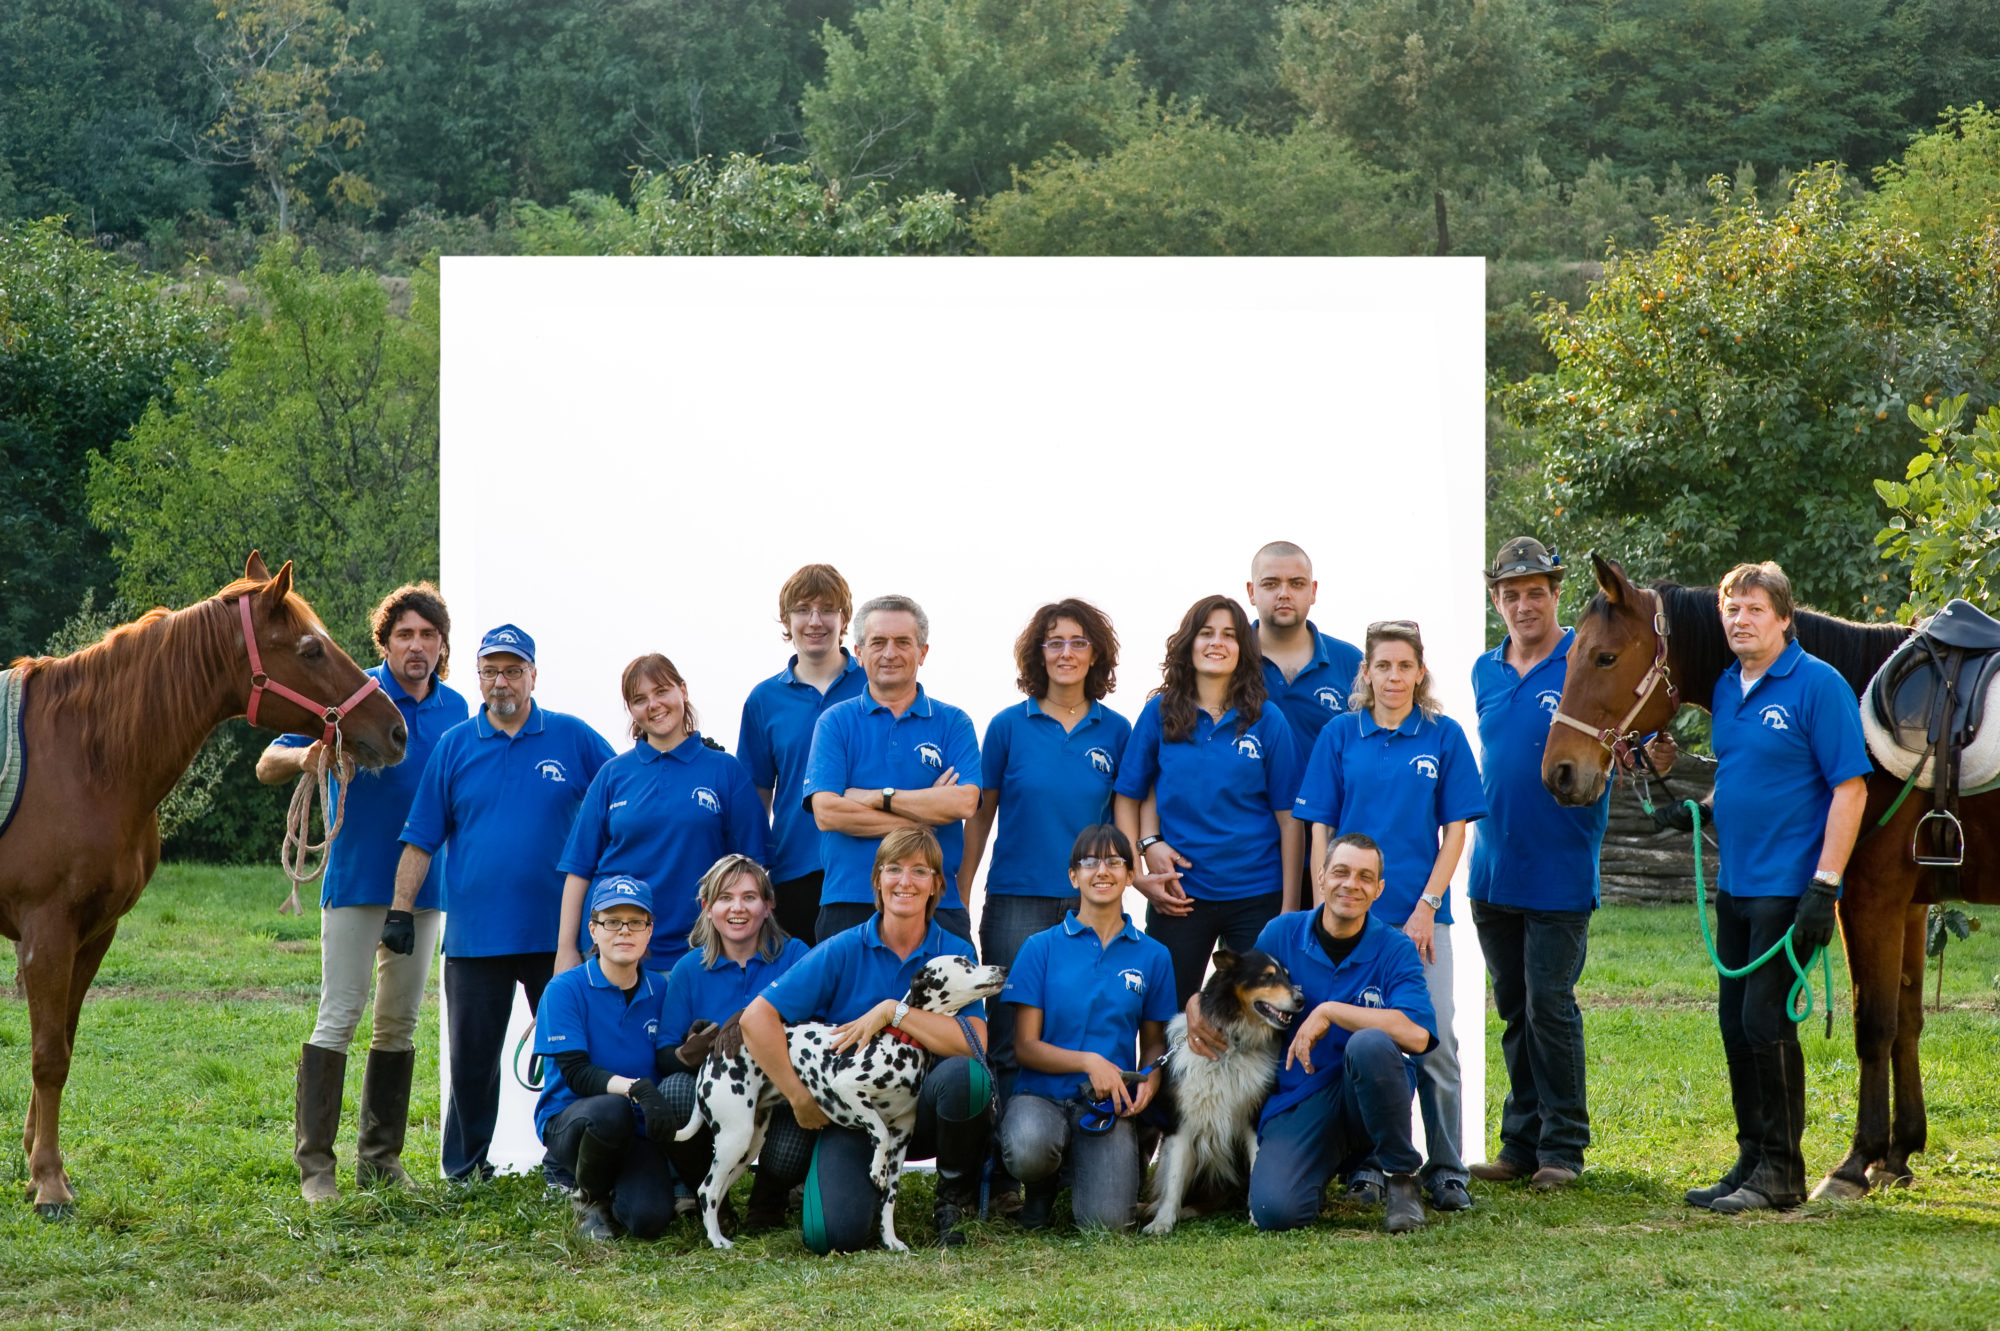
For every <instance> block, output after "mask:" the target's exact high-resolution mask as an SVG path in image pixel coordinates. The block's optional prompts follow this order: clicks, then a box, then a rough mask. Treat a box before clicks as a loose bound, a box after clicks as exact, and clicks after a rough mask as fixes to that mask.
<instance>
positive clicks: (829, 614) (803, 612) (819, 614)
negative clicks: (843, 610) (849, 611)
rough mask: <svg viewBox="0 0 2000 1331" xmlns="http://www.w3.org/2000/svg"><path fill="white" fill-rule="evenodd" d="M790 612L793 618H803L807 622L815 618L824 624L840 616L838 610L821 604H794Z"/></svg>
mask: <svg viewBox="0 0 2000 1331" xmlns="http://www.w3.org/2000/svg"><path fill="white" fill-rule="evenodd" d="M790 614H791V616H792V618H793V619H803V620H804V621H806V623H808V624H810V623H812V621H814V620H815V619H817V620H819V621H820V622H821V623H823V624H824V623H829V622H831V621H833V620H836V619H839V618H840V611H838V610H835V609H831V608H829V607H827V606H823V605H795V606H793V607H792V608H791V611H790Z"/></svg>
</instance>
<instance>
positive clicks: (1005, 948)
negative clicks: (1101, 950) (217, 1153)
mask: <svg viewBox="0 0 2000 1331" xmlns="http://www.w3.org/2000/svg"><path fill="white" fill-rule="evenodd" d="M1074 909H1076V894H1075V893H1073V892H1072V893H1071V894H1070V895H1069V896H1066V897H1022V896H1006V895H1003V896H997V897H996V896H989V897H987V898H986V909H985V910H984V911H982V912H981V913H980V916H979V959H980V960H981V961H983V962H985V963H986V964H987V965H989V966H1012V965H1013V964H1014V958H1015V957H1017V956H1019V955H1020V952H1021V944H1023V943H1025V942H1027V941H1028V940H1029V939H1030V938H1033V937H1034V936H1035V935H1036V934H1038V933H1041V932H1042V931H1043V930H1044V929H1049V928H1053V927H1054V926H1055V925H1058V924H1061V923H1062V921H1063V916H1064V915H1065V914H1066V913H1068V912H1069V911H1072V910H1074ZM1017 1010H1018V1008H1017V1005H1016V1004H1013V1003H999V1002H995V1003H988V1004H987V1005H986V1046H987V1048H986V1058H987V1061H988V1062H990V1063H991V1064H992V1065H993V1075H994V1077H995V1078H996V1079H997V1080H998V1081H999V1083H1000V1087H999V1093H1000V1097H1001V1099H1002V1100H1003V1101H1004V1100H1005V1099H1006V1097H1008V1096H1010V1095H1012V1094H1013V1093H1014V1074H1015V1072H1016V1071H1018V1070H1019V1068H1020V1064H1018V1063H1016V1062H1015V1061H1014V1017H1015V1014H1016V1012H1017Z"/></svg>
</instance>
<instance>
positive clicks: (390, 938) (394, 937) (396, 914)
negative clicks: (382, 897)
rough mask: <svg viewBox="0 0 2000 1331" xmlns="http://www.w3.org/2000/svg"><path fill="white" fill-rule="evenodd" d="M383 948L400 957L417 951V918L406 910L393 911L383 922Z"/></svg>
mask: <svg viewBox="0 0 2000 1331" xmlns="http://www.w3.org/2000/svg"><path fill="white" fill-rule="evenodd" d="M382 946H383V947H386V948H388V949H389V950H390V951H391V952H394V953H395V954H396V955H398V956H403V957H407V956H409V955H410V954H411V953H412V952H415V951H416V950H417V917H416V916H414V915H412V914H410V912H408V911H406V910H392V911H390V912H389V917H388V918H387V919H386V920H384V921H383V922H382Z"/></svg>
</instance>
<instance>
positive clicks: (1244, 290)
mask: <svg viewBox="0 0 2000 1331" xmlns="http://www.w3.org/2000/svg"><path fill="white" fill-rule="evenodd" d="M443 270H444V281H443V292H444V299H443V332H444V343H443V358H444V399H443V512H442V525H443V577H444V590H445V592H446V595H447V596H448V597H449V599H450V602H451V606H452V616H453V620H454V623H455V628H456V637H457V640H458V648H459V652H460V672H461V674H460V678H459V680H458V683H459V686H460V687H461V688H462V689H464V690H465V691H466V692H467V693H468V696H470V697H473V700H474V705H475V706H476V705H477V699H476V691H475V688H474V681H472V679H471V649H472V647H473V645H474V643H475V642H476V641H477V638H478V635H479V634H480V633H481V632H483V631H484V630H485V629H487V628H490V627H492V626H493V625H495V624H498V623H500V622H502V621H512V622H514V623H516V624H519V625H520V626H521V627H522V628H524V629H526V630H527V631H528V632H529V633H530V634H532V635H533V636H534V637H535V639H536V642H537V644H538V656H539V664H540V684H539V686H538V689H537V698H538V700H539V701H540V702H541V703H542V704H543V705H545V706H548V707H551V708H554V709H557V710H560V711H567V712H573V713H576V714H578V715H581V716H582V717H584V718H585V719H587V720H588V721H590V722H591V724H593V725H594V726H596V727H597V728H598V729H599V730H600V731H601V732H603V733H604V735H605V736H606V737H607V738H609V739H611V740H612V741H613V742H614V744H616V745H617V746H618V747H619V748H621V749H622V748H624V747H625V745H626V744H627V743H628V742H629V741H628V740H627V739H626V738H625V735H626V730H625V715H624V709H623V707H622V705H621V703H620V701H619V698H618V673H619V671H620V669H621V668H622V667H623V665H624V663H625V662H626V661H628V660H630V659H631V658H632V657H634V656H637V655H639V654H640V653H642V652H647V651H663V652H665V653H666V654H667V655H668V656H670V657H672V658H673V660H674V662H675V664H676V665H678V666H679V667H680V668H681V670H682V671H683V673H684V674H686V676H687V678H688V681H689V686H690V694H691V697H692V699H693V701H694V703H695V706H696V708H697V709H698V710H699V711H700V713H701V716H702V729H703V730H704V731H706V732H707V733H708V734H711V735H713V736H714V737H716V738H717V739H718V740H720V741H721V742H722V743H723V744H725V745H727V746H728V747H729V748H730V749H731V750H732V751H733V750H734V749H735V747H736V729H737V720H738V713H739V710H740V708H741V706H742V702H743V698H744V697H745V695H746V694H748V692H749V691H750V689H751V687H752V686H754V685H755V684H756V683H757V681H759V680H761V679H763V678H765V677H766V676H768V675H770V674H771V673H773V672H774V671H775V670H777V669H778V668H779V667H780V666H782V665H783V664H784V661H785V659H786V657H787V655H789V648H788V647H787V646H786V645H785V644H784V643H783V642H782V641H781V640H780V638H779V632H778V626H777V622H776V614H777V590H778V587H779V586H780V584H781V583H782V582H783V581H784V579H785V578H786V577H787V576H788V575H789V574H790V573H791V572H792V571H793V570H794V569H796V568H797V567H798V566H799V565H801V564H805V563H810V562H815V561H825V562H829V563H832V564H834V565H836V566H838V567H839V568H840V570H841V571H842V572H843V573H844V574H845V575H846V577H847V578H848V581H849V582H850V583H851V584H852V586H853V587H854V591H855V596H856V599H857V601H859V600H863V599H866V598H867V597H869V596H872V595H877V594H880V593H883V592H891V591H894V592H901V593H904V594H906V595H910V596H914V597H916V598H917V600H918V601H920V602H921V603H922V604H923V605H924V607H925V608H926V610H927V611H928V612H929V615H930V619H931V643H932V647H931V654H930V658H929V661H928V663H927V664H926V665H925V667H924V671H923V682H924V684H925V687H926V689H927V690H928V691H929V692H930V693H931V694H932V695H933V696H935V697H937V698H939V699H942V700H943V701H946V702H950V703H954V704H956V705H958V706H960V707H962V708H964V709H965V710H966V711H967V712H969V713H970V714H971V716H972V718H973V722H974V725H975V726H976V727H977V728H978V729H979V731H980V732H981V734H982V735H983V734H984V730H985V726H986V722H987V720H988V719H989V718H990V717H991V716H992V715H993V713H994V712H996V711H997V710H999V709H1000V708H1001V707H1003V706H1005V705H1006V704H1007V703H1009V702H1010V701H1013V700H1017V699H1018V698H1019V694H1018V693H1017V692H1016V690H1015V688H1014V682H1013V681H1014V668H1013V662H1012V650H1011V648H1012V642H1013V639H1014V636H1015V635H1016V634H1017V633H1018V632H1019V631H1020V628H1021V626H1022V624H1023V623H1024V622H1025V620H1026V618H1027V616H1028V615H1029V614H1030V613H1031V612H1032V611H1033V610H1034V608H1035V607H1036V606H1037V605H1039V604H1041V603H1042V602H1044V601H1046V600H1051V599H1055V598H1058V597H1061V596H1065V595H1079V596H1083V597H1086V598H1088V599H1090V600H1092V601H1094V602H1096V603H1097V604H1098V605H1099V606H1101V607H1103V608H1104V609H1105V610H1106V611H1107V612H1108V613H1109V614H1110V615H1111V616H1112V618H1113V620H1114V622H1115V624H1116V626H1117V628H1118V631H1119V635H1120V638H1121V640H1122V643H1123V648H1122V652H1121V657H1122V664H1121V668H1120V670H1119V687H1118V689H1117V691H1116V692H1115V693H1114V694H1113V695H1112V697H1111V698H1110V699H1109V701H1110V703H1111V704H1112V705H1113V706H1115V707H1117V708H1118V709H1119V710H1120V711H1122V712H1123V713H1125V715H1126V716H1128V717H1134V716H1136V715H1137V714H1138V711H1139V709H1140V707H1141V706H1142V704H1143V703H1144V701H1145V697H1146V694H1147V692H1148V691H1149V690H1150V689H1152V688H1153V687H1154V685H1156V684H1157V683H1158V681H1159V660H1160V656H1161V648H1162V645H1163V644H1164V642H1165V639H1166V636H1167V635H1168V634H1169V633H1170V632H1171V631H1172V630H1173V629H1174V627H1175V626H1176V625H1177V624H1178V623H1179V620H1180V616H1181V614H1182V613H1183V612H1184V611H1185V610H1186V608H1187V606H1188V605H1189V604H1190V603H1191V602H1193V601H1194V600H1195V599H1196V598H1198V597H1200V596H1202V595H1205V594H1207V593H1209V592H1214V591H1222V592H1227V593H1229V594H1231V595H1234V596H1236V597H1238V598H1239V599H1243V596H1244V591H1243V584H1244V582H1245V580H1246V578H1247V576H1248V565H1249V559H1250V555H1251V553H1252V552H1253V551H1254V550H1255V549H1256V548H1257V547H1258V546H1260V545H1262V544H1263V543H1264V542H1266V541H1269V540H1273V539H1283V540H1290V541H1295V542H1297V543H1298V544H1300V545H1302V546H1304V547H1305V549H1306V550H1307V551H1308V552H1309V553H1310V554H1311V555H1312V556H1313V559H1314V562H1315V565H1316V570H1317V573H1318V576H1319V579H1320V592H1319V605H1318V607H1317V609H1316V610H1315V611H1314V614H1313V618H1314V620H1315V622H1316V623H1318V625H1319V626H1320V627H1321V628H1322V629H1324V630H1326V631H1327V632H1330V633H1333V634H1335V635H1336V636H1339V637H1343V638H1347V639H1349V640H1351V641H1355V642H1358V641H1359V640H1360V637H1361V632H1362V628H1363V626H1364V625H1365V624H1366V623H1367V622H1368V621H1370V620H1374V619H1384V618H1414V619H1416V620H1417V621H1419V622H1420V623H1421V624H1422V625H1423V628H1424V637H1425V643H1426V648H1427V653H1428V655H1429V659H1430V664H1431V667H1432V670H1433V673H1434V675H1435V676H1436V682H1437V685H1438V689H1439V696H1440V698H1441V699H1442V701H1443V703H1444V706H1445V708H1446V710H1447V711H1448V712H1449V713H1451V714H1452V715H1454V716H1456V717H1458V718H1459V719H1460V720H1461V722H1462V723H1464V724H1465V726H1466V729H1467V731H1468V733H1470V732H1472V731H1473V729H1474V727H1473V726H1472V724H1471V719H1472V707H1471V693H1470V689H1469V686H1468V684H1467V673H1468V671H1469V669H1470V667H1471V662H1472V659H1473V657H1474V656H1475V655H1476V654H1477V653H1478V651H1479V650H1480V649H1481V645H1482V641H1483V589H1482V586H1481V583H1480V580H1479V577H1478V573H1477V570H1478V569H1479V567H1480V566H1481V565H1482V564H1483V563H1484V562H1485V558H1486V551H1485V545H1486V537H1485V525H1484V501H1483V496H1484V470H1485V448H1484V420H1483V414H1482V410H1483V409H1482V381H1483V369H1484V273H1483V267H1482V265H1481V262H1480V261H1479V260H1476V259H1473V260H1452V259H1424V260H1414V259H1402V260H1398V259H1244V260H1198V259H1185V260H1183V259H1152V260H1140V259H1122V260H1091V261H1085V260H994V259H986V260H968V261H961V262H936V261H921V260H864V259H852V260H817V261H807V260H798V259H740V258H730V259H484V258H447V259H446V260H444V263H443ZM1475 739H1476V736H1475ZM1461 867H1462V866H1461ZM1462 876H1463V875H1462V873H1461V879H1462ZM1459 900H1460V901H1461V902H1462V901H1463V896H1462V894H1461V896H1460V898H1459ZM1465 913H1466V912H1465V911H1464V910H1463V908H1462V907H1461V909H1460V911H1459V914H1460V915H1461V916H1463V915H1464V914H1465ZM1454 942H1455V943H1456V944H1457V948H1458V965H1457V976H1456V979H1457V991H1458V999H1459V1003H1458V1006H1459V1013H1460V1018H1459V1026H1460V1028H1461V1034H1460V1056H1461V1059H1462V1060H1463V1063H1464V1070H1465V1105H1466V1117H1467V1124H1466V1133H1465V1141H1466V1147H1467V1151H1468V1156H1467V1158H1468V1159H1469V1160H1477V1159H1480V1158H1482V1155H1483V1152H1482V1149H1481V1143H1482V1142H1483V1129H1482V1125H1481V1114H1482V1109H1483V1105H1484V1094H1483V1087H1484V1056H1483V1055H1484V1037H1483V1034H1482V1031H1483V1014H1484V1001H1483V967H1482V965H1481V962H1480V959H1479V953H1478V950H1477V945H1476V943H1475V941H1474V939H1473V937H1472V929H1471V927H1470V924H1469V923H1461V924H1460V926H1459V927H1458V928H1457V929H1455V931H1454ZM518 1015H519V1017H520V1021H519V1023H517V1024H525V1022H526V1013H525V1009H523V1011H522V1012H521V1013H520V1014H518ZM527 1105H528V1097H527V1096H526V1094H525V1093H524V1092H521V1091H520V1090H519V1088H518V1087H515V1086H513V1085H512V1079H511V1078H509V1079H508V1086H507V1101H506V1103H504V1104H503V1107H502V1138H501V1140H500V1141H499V1142H496V1151H495V1155H494V1159H495V1161H496V1162H497V1163H500V1164H502V1165H503V1167H505V1166H509V1165H511V1166H515V1167H521V1168H525V1167H527V1166H529V1165H531V1164H532V1163H534V1162H535V1161H536V1160H538V1159H539V1158H540V1148H539V1146H538V1145H537V1144H536V1143H535V1142H534V1141H533V1137H532V1129H531V1125H530V1124H529V1123H528V1112H527Z"/></svg>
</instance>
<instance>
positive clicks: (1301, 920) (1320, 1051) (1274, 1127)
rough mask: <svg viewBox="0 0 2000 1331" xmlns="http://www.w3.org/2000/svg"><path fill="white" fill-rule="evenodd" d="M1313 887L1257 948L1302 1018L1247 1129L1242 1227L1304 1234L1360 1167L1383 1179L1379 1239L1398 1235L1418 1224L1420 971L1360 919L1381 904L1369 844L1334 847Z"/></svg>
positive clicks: (1428, 1019) (1346, 842)
mask: <svg viewBox="0 0 2000 1331" xmlns="http://www.w3.org/2000/svg"><path fill="white" fill-rule="evenodd" d="M1316 881H1317V884H1318V887H1319V893H1320V899H1321V904H1320V906H1319V908H1318V909H1316V910H1305V911H1299V912H1297V913H1295V914H1291V915H1280V916H1279V917H1278V918H1277V919H1275V920H1273V921H1271V923H1270V924H1268V925H1266V926H1265V927H1264V932H1263V933H1262V934H1260V935H1259V936H1258V938H1257V946H1258V948H1259V949H1261V950H1262V951H1265V952H1268V953H1270V954H1271V955H1272V956H1273V957H1276V958H1277V959H1278V960H1279V961H1282V962H1283V963H1284V964H1285V965H1286V967H1287V968H1289V969H1290V971H1291V973H1292V981H1293V983H1295V984H1297V985H1298V986H1299V988H1300V989H1301V990H1302V991H1303V992H1304V995H1305V1000H1306V1004H1307V1010H1306V1015H1305V1016H1304V1017H1303V1018H1302V1019H1301V1020H1300V1022H1299V1025H1298V1029H1297V1030H1296V1031H1295V1032H1293V1036H1292V1044H1291V1047H1290V1048H1289V1049H1287V1050H1286V1051H1285V1061H1284V1065H1283V1067H1281V1068H1280V1069H1279V1072H1278V1084H1277V1087H1276V1089H1275V1090H1273V1091H1272V1093H1271V1098H1270V1099H1269V1100H1268V1101H1266V1102H1265V1104H1264V1112H1263V1116H1262V1117H1261V1119H1260V1120H1259V1122H1258V1147H1259V1149H1258V1152H1257V1161H1256V1164H1255V1165H1253V1166H1252V1167H1251V1170H1250V1219H1251V1221H1252V1222H1253V1223H1255V1224H1256V1226H1257V1228H1259V1229H1264V1230H1279V1229H1296V1228H1298V1227H1299V1226H1301V1225H1305V1224H1310V1223H1311V1222H1312V1220H1313V1218H1314V1217H1316V1216H1317V1215H1318V1214H1319V1206H1320V1194H1321V1193H1322V1192H1324V1191H1325V1188H1326V1183H1327V1180H1328V1179H1330V1178H1332V1177H1333V1176H1334V1175H1335V1173H1337V1172H1338V1171H1340V1170H1342V1169H1352V1168H1356V1167H1360V1166H1364V1165H1365V1166H1367V1167H1370V1168H1374V1169H1377V1170H1380V1171H1381V1172H1382V1173H1383V1174H1385V1175H1387V1178H1388V1189H1387V1192H1388V1197H1387V1201H1388V1210H1387V1214H1386V1216H1385V1217H1384V1221H1383V1227H1384V1228H1385V1229H1387V1230H1388V1231H1389V1232H1390V1233H1392V1234H1401V1233H1406V1232H1408V1231H1409V1230H1413V1229H1417V1228H1420V1227H1421V1226H1422V1225H1423V1223H1424V1209H1423V1193H1422V1189H1421V1187H1420V1186H1419V1184H1418V1182H1417V1170H1418V1168H1419V1167H1420V1166H1421V1165H1422V1164H1423V1157H1422V1156H1421V1155H1419V1154H1418V1153H1417V1149H1416V1146H1415V1144H1414V1143H1413V1142H1412V1141H1411V1139H1410V1100H1411V1096H1412V1094H1413V1093H1414V1092H1415V1090H1416V1084H1417V1082H1416V1075H1417V1074H1416V1068H1415V1066H1414V1065H1413V1064H1412V1062H1411V1059H1412V1058H1413V1057H1416V1056H1419V1055H1422V1054H1423V1053H1424V1052H1425V1051H1426V1050H1428V1049H1430V1048H1432V1047H1433V1046H1434V1045H1436V1044H1437V1018H1436V1017H1435V1016H1434V1015H1433V1014H1432V1011H1431V1002H1430V992H1429V990H1428V988H1427V987H1426V986H1425V983H1424V967H1423V963H1422V962H1421V961H1420V960H1419V959H1418V957H1417V949H1416V945H1415V944H1413V943H1412V942H1410V940H1409V938H1408V937H1407V936H1405V935H1404V933H1403V932H1402V930H1400V929H1397V928H1395V927H1393V926H1391V925H1388V924H1384V923H1383V922H1382V921H1380V920H1378V919H1376V918H1374V917H1372V916H1371V915H1370V914H1369V913H1368V908H1369V907H1370V906H1372V905H1373V904H1374V902H1375V899H1376V898H1377V897H1378V896H1380V895H1381V894H1382V849H1381V847H1380V846H1378V845H1376V844H1375V842H1374V841H1373V840H1372V839H1371V838H1369V837H1367V836H1364V835H1362V834H1360V833H1349V834H1348V835H1346V836H1342V837H1338V838H1336V839H1335V840H1334V842H1333V844H1332V846H1330V847H1329V848H1328V850H1327V854H1326V858H1325V860H1324V861H1323V862H1322V863H1321V865H1320V869H1319V873H1318V875H1317V880H1316Z"/></svg>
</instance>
